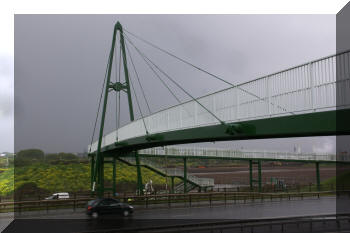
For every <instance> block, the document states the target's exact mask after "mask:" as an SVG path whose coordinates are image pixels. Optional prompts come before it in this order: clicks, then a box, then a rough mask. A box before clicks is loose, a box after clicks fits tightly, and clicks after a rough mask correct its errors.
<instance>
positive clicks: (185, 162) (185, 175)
mask: <svg viewBox="0 0 350 233" xmlns="http://www.w3.org/2000/svg"><path fill="white" fill-rule="evenodd" d="M184 193H187V158H184Z"/></svg>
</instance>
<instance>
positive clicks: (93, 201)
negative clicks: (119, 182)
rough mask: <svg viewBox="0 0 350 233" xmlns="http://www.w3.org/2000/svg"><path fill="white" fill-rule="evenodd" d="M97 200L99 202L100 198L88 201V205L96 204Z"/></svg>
mask: <svg viewBox="0 0 350 233" xmlns="http://www.w3.org/2000/svg"><path fill="white" fill-rule="evenodd" d="M97 202H98V200H91V201H88V205H89V206H95V205H96V203H97Z"/></svg>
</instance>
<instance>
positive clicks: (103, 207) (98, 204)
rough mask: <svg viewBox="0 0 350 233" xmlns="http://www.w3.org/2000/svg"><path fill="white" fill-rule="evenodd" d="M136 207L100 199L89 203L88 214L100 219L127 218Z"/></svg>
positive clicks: (110, 199)
mask: <svg viewBox="0 0 350 233" xmlns="http://www.w3.org/2000/svg"><path fill="white" fill-rule="evenodd" d="M133 212H134V207H132V206H131V205H129V204H127V203H122V202H120V201H119V200H116V199H113V198H98V199H95V200H91V201H89V202H88V203H87V208H86V214H87V215H89V216H91V217H93V218H98V217H99V216H100V215H121V216H124V217H127V216H129V215H131V214H132V213H133Z"/></svg>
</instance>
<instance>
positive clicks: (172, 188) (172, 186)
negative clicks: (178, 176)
mask: <svg viewBox="0 0 350 233" xmlns="http://www.w3.org/2000/svg"><path fill="white" fill-rule="evenodd" d="M174 178H175V177H174V176H172V177H171V193H175V190H174V189H175V187H174Z"/></svg>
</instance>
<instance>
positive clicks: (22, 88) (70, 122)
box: [15, 15, 335, 152]
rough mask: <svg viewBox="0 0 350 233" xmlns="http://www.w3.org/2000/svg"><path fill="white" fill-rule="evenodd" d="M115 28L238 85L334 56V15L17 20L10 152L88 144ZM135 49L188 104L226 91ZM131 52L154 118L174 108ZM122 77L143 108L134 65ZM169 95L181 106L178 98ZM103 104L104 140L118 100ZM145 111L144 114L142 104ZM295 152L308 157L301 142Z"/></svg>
mask: <svg viewBox="0 0 350 233" xmlns="http://www.w3.org/2000/svg"><path fill="white" fill-rule="evenodd" d="M117 20H120V21H121V23H122V24H123V26H124V27H125V28H126V29H127V30H130V31H132V32H134V33H136V34H137V35H140V36H142V37H143V38H145V39H147V40H149V41H152V42H153V43H155V44H157V45H158V46H160V47H162V48H166V49H167V50H169V51H171V52H173V53H175V54H176V55H178V56H179V57H182V58H184V59H186V60H188V61H190V62H193V63H194V64H196V65H198V66H200V67H203V68H205V69H207V70H209V71H210V72H212V73H214V74H217V75H219V76H221V77H223V78H225V79H226V80H228V81H230V82H232V83H235V84H237V83H240V82H243V81H248V80H251V79H254V78H257V77H260V76H262V75H266V74H269V73H272V72H276V71H278V70H281V69H284V68H288V67H290V66H294V65H297V64H300V63H303V62H307V61H309V60H312V59H316V58H319V57H322V56H326V55H329V54H332V53H334V49H335V17H334V16H332V15H16V16H15V150H16V151H18V150H19V149H23V148H32V147H38V148H42V149H44V150H45V151H48V152H57V151H70V152H78V151H82V150H83V149H84V148H85V147H86V146H87V144H89V143H90V137H91V134H92V128H93V123H94V118H95V116H96V110H97V104H98V97H99V94H100V91H101V85H102V81H103V78H104V72H105V68H106V62H107V56H108V52H109V49H110V44H111V37H112V30H113V25H114V23H115V22H116V21H117ZM130 38H132V37H130ZM133 41H134V43H135V44H136V45H137V46H138V47H139V48H140V49H141V50H142V51H144V52H145V53H146V54H147V55H148V56H149V57H150V58H151V59H152V60H154V61H155V62H156V63H157V64H158V65H159V66H160V67H162V68H163V69H164V70H165V71H166V72H167V73H169V74H170V75H171V76H172V77H174V78H175V79H176V80H178V81H179V83H181V85H183V86H184V87H185V88H186V89H187V90H189V91H190V92H191V94H193V95H194V96H200V95H204V94H207V93H209V92H213V91H217V90H219V89H221V88H224V87H227V86H226V85H225V84H223V83H220V82H219V81H217V80H213V79H211V78H210V77H208V76H207V75H205V74H202V73H199V72H198V71H196V70H194V69H193V68H191V67H188V66H186V65H184V64H181V63H179V62H177V61H175V60H174V59H172V58H169V57H167V56H166V55H164V54H162V53H160V52H158V51H156V50H154V49H152V48H150V47H147V46H145V45H144V44H142V43H141V42H139V41H137V40H135V39H133ZM129 49H130V50H131V53H132V56H133V59H134V62H135V65H136V67H137V70H138V73H139V74H140V78H141V81H142V84H143V86H144V89H145V92H146V95H147V97H148V99H149V102H150V103H151V109H152V111H157V110H160V109H162V108H164V107H167V106H170V105H172V104H176V101H175V100H174V98H172V96H171V95H170V94H169V93H168V92H167V90H166V89H165V88H164V87H163V86H162V85H161V84H160V82H159V81H156V78H155V77H154V75H153V74H152V72H151V71H150V70H149V69H148V68H147V66H146V65H145V64H144V63H143V61H142V60H141V59H140V58H139V57H137V54H136V53H135V51H134V50H133V49H132V47H131V45H129ZM129 69H130V73H131V76H132V78H133V80H134V81H133V82H134V85H135V88H137V92H138V94H139V99H140V101H142V100H141V95H140V89H139V87H138V86H137V83H136V81H135V79H134V74H133V70H132V68H131V64H129ZM170 86H172V87H174V85H170ZM175 93H176V94H177V95H179V97H180V98H181V99H182V100H186V99H188V97H186V96H185V95H184V94H183V93H181V91H179V90H175ZM110 99H111V101H110V102H109V109H108V115H107V122H106V130H105V132H109V131H111V130H113V129H114V128H115V121H116V120H115V115H114V112H113V110H112V108H113V107H114V106H115V101H114V100H115V95H114V94H111V95H110ZM125 100H126V99H125V98H124V99H123V101H125ZM134 105H135V109H134V110H135V112H136V115H138V116H139V115H140V114H139V113H138V111H137V110H136V103H134ZM126 107H127V106H126V104H125V103H124V106H123V114H122V124H125V123H127V122H128V113H127V108H126ZM142 110H143V111H144V112H146V106H145V103H144V102H142ZM283 140H284V143H281V141H283ZM255 142H257V141H256V140H255ZM297 143H301V144H304V145H305V147H308V149H309V150H312V145H308V143H307V142H306V143H305V139H303V141H301V140H299V141H298V142H297ZM236 144H237V143H236V142H235V145H236ZM291 144H293V143H292V142H291V141H290V139H288V140H287V139H281V140H280V141H279V142H278V143H275V144H273V141H272V140H271V143H270V145H274V146H275V147H276V148H281V149H283V148H285V147H286V146H287V145H291ZM256 145H258V146H259V145H261V147H264V145H266V143H260V144H259V142H257V144H256ZM288 149H289V148H288Z"/></svg>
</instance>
